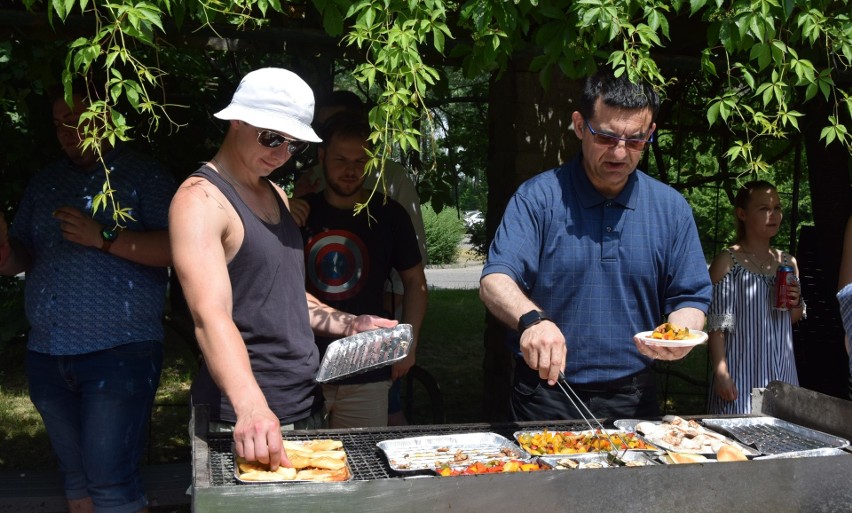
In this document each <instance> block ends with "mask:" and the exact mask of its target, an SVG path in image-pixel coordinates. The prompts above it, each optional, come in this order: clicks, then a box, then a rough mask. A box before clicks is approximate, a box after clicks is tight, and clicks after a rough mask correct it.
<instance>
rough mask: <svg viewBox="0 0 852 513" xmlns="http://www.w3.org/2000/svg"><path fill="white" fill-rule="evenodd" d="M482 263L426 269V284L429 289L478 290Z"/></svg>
mask: <svg viewBox="0 0 852 513" xmlns="http://www.w3.org/2000/svg"><path fill="white" fill-rule="evenodd" d="M481 274H482V263H481V262H471V263H469V264H468V265H462V266H452V267H443V268H441V267H431V266H430V267H427V268H426V283H428V284H429V288H430V289H478V288H479V277H480V275H481Z"/></svg>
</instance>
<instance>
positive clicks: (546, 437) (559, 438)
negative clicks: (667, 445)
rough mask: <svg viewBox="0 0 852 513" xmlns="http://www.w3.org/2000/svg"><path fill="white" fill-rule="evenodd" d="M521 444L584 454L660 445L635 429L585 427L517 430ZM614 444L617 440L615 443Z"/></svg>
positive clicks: (535, 450)
mask: <svg viewBox="0 0 852 513" xmlns="http://www.w3.org/2000/svg"><path fill="white" fill-rule="evenodd" d="M513 436H514V437H515V440H516V441H517V442H518V445H520V446H521V448H522V449H523V450H524V451H526V452H528V453H529V454H530V455H532V456H548V455H562V454H583V453H590V452H591V453H594V452H609V451H612V450H613V449H614V450H616V451H618V452H619V453H620V452H621V451H624V450H627V451H647V452H656V451H659V450H660V449H659V448H658V447H655V446H654V445H653V444H650V443H648V442H647V441H646V440H644V439H642V438H641V437H639V436H637V435H636V434H635V433H632V432H629V431H626V430H620V429H618V430H616V429H608V430H606V431H605V432H604V431H602V430H595V431H591V430H586V431H551V430H547V429H544V430H540V431H516V432H515V433H514V435H513ZM613 444H615V445H614V446H613Z"/></svg>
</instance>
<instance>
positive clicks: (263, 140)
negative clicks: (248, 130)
mask: <svg viewBox="0 0 852 513" xmlns="http://www.w3.org/2000/svg"><path fill="white" fill-rule="evenodd" d="M255 130H257V142H258V144H260V145H261V146H263V147H264V148H277V147H279V146H281V145H282V144H285V143H286V144H287V151H289V152H290V155H298V154H299V153H302V152H303V151H305V150H307V149H308V146H310V144H311V143H309V142H308V141H297V140H296V139H287V138H286V137H284V136H283V135H281V134H279V133H278V132H273V131H272V130H261V129H260V128H255Z"/></svg>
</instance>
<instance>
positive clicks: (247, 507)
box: [192, 383, 852, 513]
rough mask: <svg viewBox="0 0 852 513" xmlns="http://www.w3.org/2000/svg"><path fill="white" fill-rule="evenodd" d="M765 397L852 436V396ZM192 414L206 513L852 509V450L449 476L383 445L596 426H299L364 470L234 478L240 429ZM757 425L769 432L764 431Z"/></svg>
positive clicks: (776, 393)
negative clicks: (316, 479) (412, 468)
mask: <svg viewBox="0 0 852 513" xmlns="http://www.w3.org/2000/svg"><path fill="white" fill-rule="evenodd" d="M756 404H757V405H758V407H759V408H760V413H761V414H763V415H770V416H772V417H775V418H779V419H783V420H784V421H785V422H786V423H794V424H796V425H799V426H803V427H806V428H811V429H817V430H820V431H823V432H825V433H828V434H830V435H834V436H836V437H842V438H845V439H847V440H849V439H850V438H852V436H850V435H852V403H849V402H848V401H843V400H840V399H836V398H832V397H828V396H824V395H822V394H817V393H815V392H811V391H808V390H804V389H801V388H797V387H792V386H789V385H784V384H781V383H773V384H771V385H770V387H768V388H767V389H766V392H765V393H764V394H763V395H762V397H758V398H757V400H756ZM808 417H812V418H808ZM693 418H696V419H701V417H693ZM715 418H718V416H716V417H715ZM730 418H731V419H737V418H746V417H730ZM749 418H750V417H749ZM613 420H614V419H613ZM192 422H193V432H194V436H193V460H194V461H193V498H192V504H193V511H196V512H220V511H221V512H224V511H228V512H233V511H240V512H269V511H298V512H309V511H340V512H358V511H370V512H397V511H415V512H420V511H460V512H462V511H464V512H466V511H511V512H517V511H527V510H530V509H531V508H534V509H535V510H537V511H538V510H543V511H564V510H570V511H578V512H585V511H589V512H595V513H600V512H602V511H627V510H630V511H637V512H642V511H648V512H653V513H660V511H671V510H683V511H689V512H690V513H692V512H704V511H706V512H713V513H718V512H720V511H738V512H750V511H754V512H766V511H772V512H773V513H775V512H786V511H800V512H819V511H825V512H835V511H837V512H840V511H852V482H850V478H849V476H850V475H852V453H850V452H849V449H848V448H844V449H843V451H842V452H841V453H840V455H836V456H822V457H802V458H778V459H766V460H752V461H745V462H732V463H718V462H708V463H704V464H692V465H654V466H649V467H638V468H637V467H620V468H603V469H584V470H553V471H545V472H532V473H512V474H486V475H477V476H461V477H437V476H435V475H434V474H432V473H428V472H422V473H416V472H415V473H410V474H408V473H407V474H405V475H400V474H398V473H396V472H394V471H393V470H391V468H390V466H389V465H388V461H387V459H386V458H385V457H384V455H383V453H382V452H381V450H379V449H378V448H377V447H376V444H377V443H379V442H382V441H385V440H395V439H401V438H408V437H416V436H424V435H448V434H461V433H476V432H491V433H497V434H499V435H502V436H505V437H507V438H509V439H511V438H512V435H513V433H514V432H515V431H519V430H539V429H545V428H546V429H549V430H571V431H580V430H584V429H586V426H585V424H584V423H583V422H582V421H571V422H565V421H563V422H545V423H503V424H456V425H428V426H406V427H398V428H380V429H350V430H317V431H299V432H293V433H292V434H288V435H287V436H286V438H287V439H288V440H307V439H312V438H335V439H338V440H342V441H343V444H344V448H345V450H346V452H347V455H348V461H349V465H350V468H351V471H352V475H353V477H352V479H351V480H349V481H346V482H339V483H286V482H284V483H258V484H246V483H240V482H239V481H238V480H237V479H235V477H234V459H233V454H232V439H231V435H230V434H220V433H208V432H207V428H206V426H207V421H206V412H205V411H204V410H203V409H198V408H197V409H196V410H195V411H194V412H193V421H192ZM608 427H609V426H608ZM750 434H751V436H761V435H760V431H759V430H751V432H750ZM777 435H778V433H776V432H773V431H772V430H771V429H770V430H769V431H767V432H765V436H766V440H767V441H771V440H772V439H773V438H774V437H777ZM791 443H793V442H791ZM794 448H796V446H794ZM806 448H807V447H804V446H803V447H802V449H806ZM835 451H836V450H835Z"/></svg>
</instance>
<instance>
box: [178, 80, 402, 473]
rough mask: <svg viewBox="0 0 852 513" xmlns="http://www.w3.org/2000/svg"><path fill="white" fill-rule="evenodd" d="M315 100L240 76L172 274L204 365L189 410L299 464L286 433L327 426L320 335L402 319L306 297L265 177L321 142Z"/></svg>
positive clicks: (292, 227) (289, 220)
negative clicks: (200, 408)
mask: <svg viewBox="0 0 852 513" xmlns="http://www.w3.org/2000/svg"><path fill="white" fill-rule="evenodd" d="M313 110H314V95H313V92H312V91H311V88H310V87H309V86H308V84H306V83H305V82H304V81H303V80H302V79H301V78H299V76H297V75H296V74H294V73H292V72H290V71H287V70H285V69H280V68H263V69H259V70H256V71H253V72H251V73H249V74H247V75H246V76H245V77H243V79H242V81H241V82H240V85H239V87H238V88H237V90H236V92H235V93H234V96H233V98H232V100H231V103H230V105H228V106H227V107H226V108H225V109H223V110H221V111H219V112H217V113H216V114H215V116H216V117H217V118H219V119H223V120H228V121H229V123H230V125H229V127H228V132H227V134H226V135H225V140H224V142H223V143H222V146H221V147H220V148H219V151H218V152H216V155H215V156H214V157H213V158H212V159H211V160H210V161H209V162H208V163H206V164H205V165H203V166H202V167H201V168H200V169H199V170H198V171H196V172H195V173H194V174H193V175H192V176H190V177H189V178H187V179H186V181H184V183H183V184H182V185H181V186H180V189H179V190H178V192H177V194H175V197H174V200H173V201H172V204H171V208H170V211H169V228H170V239H171V244H172V253H173V260H174V267H175V270H176V272H177V275H178V278H179V279H180V284H181V286H182V287H183V291H184V295H185V296H186V300H187V304H188V306H189V310H190V312H191V314H192V318H193V321H194V322H195V335H196V338H197V339H198V345H199V347H200V348H201V352H202V354H203V356H204V360H203V364H202V365H201V369H200V371H199V374H198V376H197V377H196V379H195V381H194V382H193V384H192V393H191V397H192V403H193V404H194V405H200V404H204V405H207V406H208V408H209V411H210V419H211V420H212V421H214V422H217V423H219V424H221V425H223V426H225V427H226V429H227V428H232V429H233V433H234V442H235V447H236V452H237V454H238V455H239V456H242V457H244V458H246V459H248V460H251V461H260V462H263V463H269V465H270V467H271V470H275V469H276V468H277V467H278V466H279V465H280V466H291V465H290V461H289V459H288V458H287V455H286V453H285V452H284V450H283V448H282V441H281V429H285V430H286V429H311V428H319V427H323V403H322V392H321V390H320V389H319V388H318V387H317V385H316V382H315V377H316V374H317V371H318V369H319V356H318V350H317V346H316V344H315V343H314V333H313V332H314V331H315V332H316V333H317V334H320V335H324V336H332V337H337V336H343V335H352V334H354V333H358V332H360V331H366V330H370V329H375V328H380V327H392V326H394V325H396V321H392V320H388V319H382V318H381V317H376V316H370V315H362V316H355V315H352V314H348V313H344V312H340V311H337V310H334V309H332V308H331V307H329V306H327V305H325V304H323V303H321V302H320V301H318V300H317V299H316V298H314V297H313V296H312V295H310V294H308V293H307V292H305V266H304V253H303V247H302V238H301V234H300V232H299V228H298V226H296V223H295V222H294V220H293V216H292V215H291V214H290V210H289V203H288V200H287V196H286V194H285V193H284V191H282V190H281V189H280V188H279V187H278V186H276V185H275V184H273V183H272V182H271V181H270V180H269V179H267V178H266V177H267V175H269V174H270V173H271V172H272V171H274V170H275V169H277V168H278V167H280V166H282V165H283V164H284V163H285V162H287V160H288V159H289V158H290V157H291V156H292V155H294V154H297V153H299V152H301V151H304V150H305V149H306V148H307V146H308V144H309V143H310V142H319V141H320V138H319V137H317V135H316V133H314V131H313V130H312V129H311V126H310V124H311V120H312V118H313Z"/></svg>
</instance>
